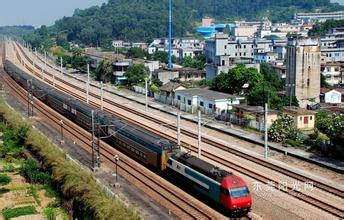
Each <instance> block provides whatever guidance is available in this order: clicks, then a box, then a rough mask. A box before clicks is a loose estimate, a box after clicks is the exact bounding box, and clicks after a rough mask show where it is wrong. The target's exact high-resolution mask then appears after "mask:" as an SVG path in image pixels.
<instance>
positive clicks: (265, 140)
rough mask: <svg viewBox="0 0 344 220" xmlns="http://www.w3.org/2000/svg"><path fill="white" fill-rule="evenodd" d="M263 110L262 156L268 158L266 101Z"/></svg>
mask: <svg viewBox="0 0 344 220" xmlns="http://www.w3.org/2000/svg"><path fill="white" fill-rule="evenodd" d="M264 110H265V111H264V129H265V135H264V158H265V159H268V150H269V149H268V103H265V108H264Z"/></svg>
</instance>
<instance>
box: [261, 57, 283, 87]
mask: <svg viewBox="0 0 344 220" xmlns="http://www.w3.org/2000/svg"><path fill="white" fill-rule="evenodd" d="M260 72H261V74H263V76H264V80H265V81H267V82H269V84H270V86H272V87H273V88H274V89H276V90H277V91H279V90H281V89H283V81H282V80H280V79H279V78H278V77H277V73H276V72H275V71H274V70H273V69H271V68H270V67H269V65H268V64H267V63H262V64H261V65H260Z"/></svg>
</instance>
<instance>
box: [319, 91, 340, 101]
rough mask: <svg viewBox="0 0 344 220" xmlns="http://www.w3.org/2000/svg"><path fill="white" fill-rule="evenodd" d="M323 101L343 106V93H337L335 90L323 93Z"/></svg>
mask: <svg viewBox="0 0 344 220" xmlns="http://www.w3.org/2000/svg"><path fill="white" fill-rule="evenodd" d="M321 99H322V101H323V102H324V103H327V104H341V103H342V93H340V92H338V91H336V90H335V89H333V90H330V91H326V92H322V93H321Z"/></svg>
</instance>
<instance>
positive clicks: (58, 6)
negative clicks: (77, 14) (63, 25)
mask: <svg viewBox="0 0 344 220" xmlns="http://www.w3.org/2000/svg"><path fill="white" fill-rule="evenodd" d="M104 2H107V0H59V1H56V0H30V1H22V0H3V1H2V2H1V7H2V9H3V10H1V13H0V26H7V25H33V26H35V27H40V26H41V25H52V24H54V22H55V21H56V20H57V19H59V18H62V17H63V16H71V15H73V12H74V10H75V9H77V8H80V9H84V8H88V7H90V6H94V5H101V4H102V3H104ZM4 9H5V10H4Z"/></svg>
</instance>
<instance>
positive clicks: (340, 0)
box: [331, 0, 344, 5]
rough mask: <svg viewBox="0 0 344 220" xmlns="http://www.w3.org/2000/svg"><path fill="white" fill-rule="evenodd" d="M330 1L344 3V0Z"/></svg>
mask: <svg viewBox="0 0 344 220" xmlns="http://www.w3.org/2000/svg"><path fill="white" fill-rule="evenodd" d="M331 2H338V3H339V4H342V5H344V0H331Z"/></svg>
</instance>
